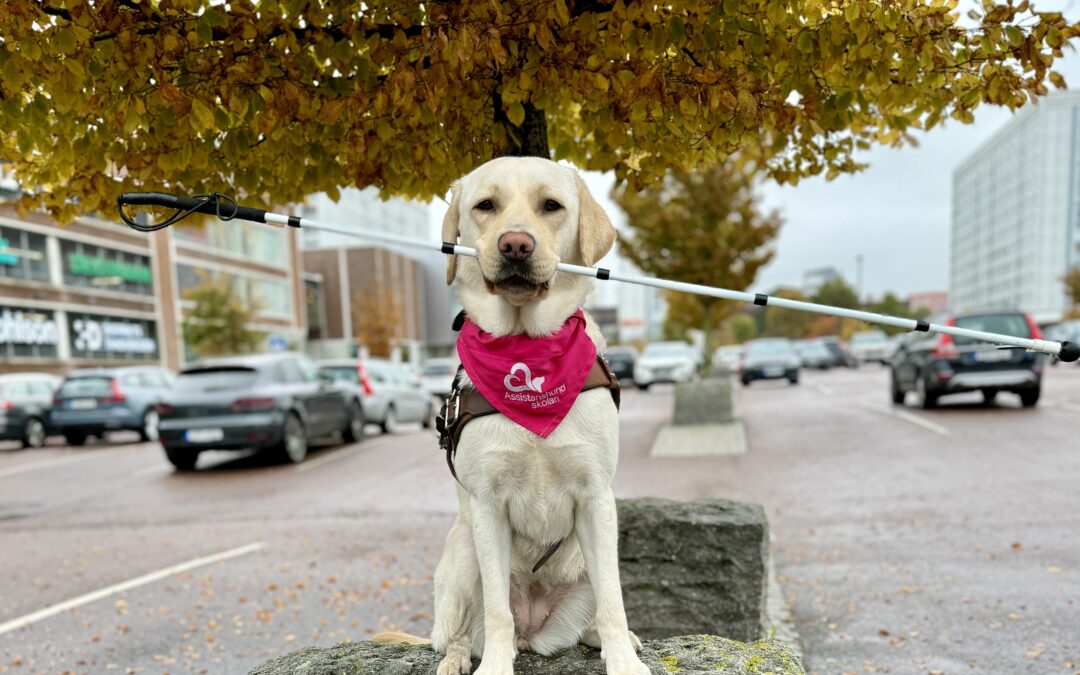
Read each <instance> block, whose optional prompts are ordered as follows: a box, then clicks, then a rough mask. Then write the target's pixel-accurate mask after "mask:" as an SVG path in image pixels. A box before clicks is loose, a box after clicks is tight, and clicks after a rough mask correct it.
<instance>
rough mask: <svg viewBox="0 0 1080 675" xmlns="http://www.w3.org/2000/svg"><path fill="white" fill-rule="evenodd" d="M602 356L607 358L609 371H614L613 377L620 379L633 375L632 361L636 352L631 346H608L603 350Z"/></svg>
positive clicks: (636, 354) (635, 358) (629, 377)
mask: <svg viewBox="0 0 1080 675" xmlns="http://www.w3.org/2000/svg"><path fill="white" fill-rule="evenodd" d="M604 358H605V359H607V362H608V365H609V366H611V372H613V373H615V377H617V378H619V379H620V380H624V379H632V378H633V377H634V362H635V361H637V358H638V353H637V350H636V349H634V348H633V347H630V346H623V345H620V346H615V347H609V348H608V350H607V351H606V352H604Z"/></svg>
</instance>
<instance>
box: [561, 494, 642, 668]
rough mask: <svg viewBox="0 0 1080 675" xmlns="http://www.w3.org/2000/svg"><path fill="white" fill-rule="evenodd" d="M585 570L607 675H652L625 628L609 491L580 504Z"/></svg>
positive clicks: (579, 529) (579, 531) (614, 517)
mask: <svg viewBox="0 0 1080 675" xmlns="http://www.w3.org/2000/svg"><path fill="white" fill-rule="evenodd" d="M574 525H575V529H576V530H577V538H578V543H579V544H580V545H581V553H582V555H583V556H584V558H585V569H586V570H588V572H589V582H590V583H591V584H592V587H593V592H594V593H595V594H596V632H597V633H598V634H599V637H600V657H601V658H602V659H603V660H604V663H605V665H606V666H607V673H608V675H649V669H648V667H646V666H645V664H644V663H642V662H641V659H639V658H638V656H637V653H636V652H635V650H634V645H633V643H632V642H631V641H630V629H629V628H628V627H627V625H626V610H625V609H624V608H623V600H622V588H621V587H620V585H619V553H618V546H619V527H618V516H617V515H616V512H615V494H614V493H613V492H612V491H611V488H610V487H607V488H605V489H604V490H602V491H601V492H600V494H597V495H596V496H595V497H593V498H591V499H588V500H586V501H582V502H579V503H578V508H577V516H576V519H575V523H574Z"/></svg>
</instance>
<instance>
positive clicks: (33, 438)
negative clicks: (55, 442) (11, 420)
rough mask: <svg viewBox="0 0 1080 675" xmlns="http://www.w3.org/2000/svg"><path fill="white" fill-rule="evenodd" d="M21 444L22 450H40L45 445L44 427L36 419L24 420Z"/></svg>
mask: <svg viewBox="0 0 1080 675" xmlns="http://www.w3.org/2000/svg"><path fill="white" fill-rule="evenodd" d="M22 444H23V447H24V448H40V447H41V446H43V445H45V425H44V424H43V423H42V421H41V420H39V419H38V418H36V417H31V418H30V419H28V420H26V424H25V425H23V437H22Z"/></svg>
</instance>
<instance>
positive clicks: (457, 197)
mask: <svg viewBox="0 0 1080 675" xmlns="http://www.w3.org/2000/svg"><path fill="white" fill-rule="evenodd" d="M450 191H451V192H452V193H453V198H452V199H451V200H450V209H449V210H448V211H447V212H446V215H445V216H443V221H442V240H443V241H444V242H446V243H447V244H456V243H457V240H458V230H459V227H460V222H461V214H460V213H459V206H460V205H461V185H460V184H459V183H454V184H453V185H451V186H450ZM456 274H457V256H456V255H449V256H446V285H447V286H449V285H450V284H452V283H454V276H455V275H456Z"/></svg>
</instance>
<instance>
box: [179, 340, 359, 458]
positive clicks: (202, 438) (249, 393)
mask: <svg viewBox="0 0 1080 675" xmlns="http://www.w3.org/2000/svg"><path fill="white" fill-rule="evenodd" d="M158 412H159V413H160V415H161V422H160V426H159V429H160V434H161V439H160V440H161V445H162V447H164V448H165V456H166V457H167V458H168V460H169V462H170V463H172V465H173V466H175V467H176V468H177V469H180V470H181V471H189V470H191V469H194V468H195V464H196V462H197V461H198V458H199V454H200V453H201V452H202V451H204V450H210V449H214V450H243V449H249V448H254V449H257V450H268V451H271V452H273V453H274V454H275V455H276V457H277V458H278V459H279V460H280V461H284V462H291V463H299V462H302V461H304V458H305V457H306V456H307V451H308V445H309V444H310V443H311V441H312V440H314V439H317V438H321V437H326V436H331V435H340V436H341V437H342V438H343V439H344V440H345V441H348V442H354V441H358V440H360V439H361V438H362V437H363V434H364V409H363V406H362V404H361V402H360V399H359V398H358V397H357V396H356V395H355V392H354V391H353V390H352V389H351V388H349V387H343V386H340V385H338V384H337V383H336V382H334V381H333V380H332V379H331V378H329V377H324V376H322V375H320V373H319V369H318V368H317V367H316V366H315V364H314V362H312V361H311V359H309V358H308V357H306V356H304V355H302V354H295V353H291V352H277V353H272V354H260V355H256V356H234V357H221V358H213V359H205V360H202V361H198V362H196V363H195V364H193V365H191V366H190V367H188V368H186V369H184V371H183V372H181V373H180V377H179V378H178V379H177V381H176V386H175V387H174V388H173V390H172V391H171V392H170V393H169V395H168V396H167V397H166V398H165V400H164V401H162V402H161V404H160V405H159V406H158Z"/></svg>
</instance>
